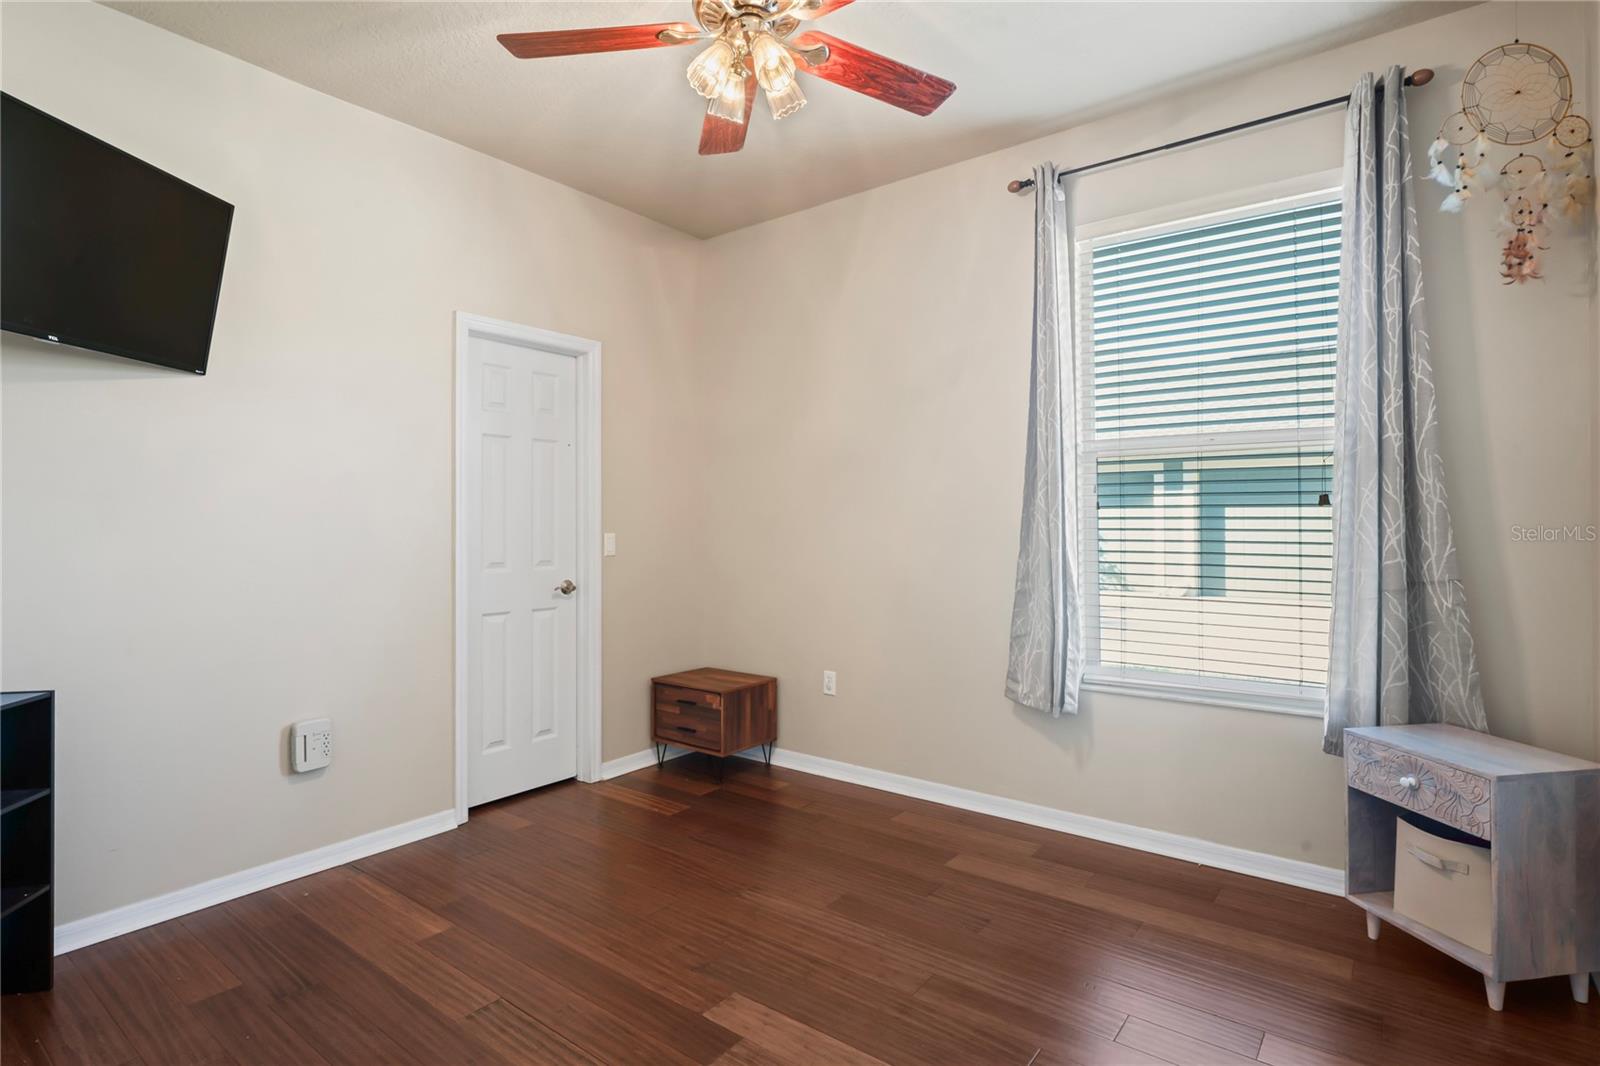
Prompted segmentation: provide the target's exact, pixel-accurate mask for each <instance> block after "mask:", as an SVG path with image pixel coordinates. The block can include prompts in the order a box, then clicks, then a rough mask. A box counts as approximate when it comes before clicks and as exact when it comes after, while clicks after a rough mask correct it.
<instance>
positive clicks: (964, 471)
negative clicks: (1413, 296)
mask: <svg viewBox="0 0 1600 1066" xmlns="http://www.w3.org/2000/svg"><path fill="white" fill-rule="evenodd" d="M1508 11H1509V9H1507V8H1504V7H1500V6H1498V5H1489V6H1485V7H1478V8H1472V9H1468V10H1465V11H1461V12H1459V13H1455V14H1450V15H1447V16H1444V17H1441V18H1438V19H1435V20H1432V21H1430V22H1426V23H1422V24H1419V25H1415V26H1412V27H1409V28H1407V29H1404V30H1401V31H1398V32H1395V33H1392V34H1388V35H1385V36H1382V37H1378V38H1374V39H1371V40H1368V41H1365V42H1361V43H1359V44H1355V45H1351V46H1349V47H1344V48H1340V49H1337V50H1335V51H1332V52H1328V53H1325V54H1323V55H1321V56H1318V57H1316V58H1313V59H1310V60H1304V61H1300V62H1297V63H1295V64H1293V65H1292V66H1291V67H1286V68H1283V69H1279V70H1271V71H1266V72H1263V73H1261V74H1257V75H1252V76H1249V77H1245V78H1241V79H1237V80H1234V81H1231V82H1228V83H1227V84H1226V85H1224V86H1222V87H1219V88H1213V89H1210V90H1205V91H1197V92H1190V93H1186V94H1183V95H1182V96H1181V97H1174V98H1170V99H1168V100H1166V101H1164V102H1161V103H1157V104H1154V105H1151V106H1148V107H1142V108H1139V109H1138V110H1136V111H1132V112H1128V113H1125V114H1121V115H1118V116H1116V117H1114V118H1111V119H1108V120H1106V121H1103V122H1097V123H1095V124H1093V125H1089V126H1085V127H1082V128H1079V129H1075V130H1071V131H1068V132H1066V133H1063V134H1059V135H1056V136H1052V137H1049V138H1046V139H1044V140H1041V141H1037V142H1034V143H1032V144H1029V145H1024V146H1021V147H1019V148H1016V149H1011V150H1007V151H1003V152H999V153H995V154H993V155H989V156H985V157H982V158H978V159H974V160H970V161H967V162H964V163H960V164H956V165H954V166H951V167H947V168H945V169H942V170H939V171H935V172H932V173H928V174H924V175H921V176H919V177H916V178H912V179H909V180H906V181H903V182H900V183H897V184H895V185H891V186H888V187H884V188H880V189H876V190H872V191H869V192H865V193H862V194H860V195H857V196H852V197H850V198H848V199H844V200H839V201H835V202H833V203H830V204H826V205H823V206H821V207H817V208H814V209H811V210H808V211H805V212H802V213H799V214H796V215H792V216H789V217H787V218H783V219H779V220H777V221H774V222H770V223H767V224H764V225H760V226H756V227H753V228H750V229H746V230H742V231H739V232H736V233H733V234H729V235H727V236H724V237H721V238H718V239H717V240H715V241H713V242H711V245H710V256H709V259H708V261H707V263H706V265H705V270H704V273H703V275H702V277H703V282H704V285H705V290H704V292H703V293H702V302H703V303H704V304H705V305H707V306H709V305H710V304H712V303H713V302H715V301H718V300H725V299H727V298H728V297H729V296H730V295H731V294H734V293H737V292H739V291H741V290H742V289H743V288H744V287H745V286H746V285H747V284H748V282H749V279H750V278H751V276H752V275H757V276H759V277H760V284H761V287H762V289H763V290H764V291H768V292H781V293H784V294H786V295H788V296H790V297H792V298H793V299H794V300H795V303H796V307H795V309H794V310H793V311H792V312H789V313H786V314H783V315H781V316H774V317H773V319H772V320H771V321H770V322H768V323H765V324H760V323H758V324H756V325H755V326H752V325H751V324H750V323H749V322H748V320H747V319H745V318H741V317H733V316H707V318H706V322H707V326H708V328H709V329H710V333H709V334H708V335H707V336H706V337H705V338H704V341H705V343H703V344H702V346H701V349H702V350H701V356H700V358H699V359H698V360H697V362H696V364H695V365H696V368H697V371H698V372H699V374H700V375H701V384H702V389H703V390H704V399H705V405H706V409H707V410H715V411H717V412H719V417H717V418H716V419H714V420H713V419H707V420H704V421H703V423H702V424H703V425H704V426H706V427H707V432H706V435H705V438H704V441H703V446H704V451H703V461H704V463H705V476H706V477H707V478H708V479H709V480H710V481H711V482H712V483H713V484H716V485H718V486H722V487H723V500H724V503H725V506H723V507H721V508H719V509H718V510H717V511H716V512H715V515H714V520H713V521H710V522H708V523H707V524H706V526H705V532H706V538H707V543H706V548H707V552H706V563H705V566H706V568H707V569H706V577H707V580H708V584H709V585H710V586H711V587H713V588H715V589H716V590H717V594H718V596H719V598H720V600H721V602H722V603H723V604H726V605H728V608H729V610H728V611H727V613H726V614H721V615H715V616H711V617H709V618H708V619H707V623H706V624H707V632H708V636H709V638H710V643H709V647H711V648H713V649H714V655H715V656H716V658H718V659H719V660H721V661H725V662H728V663H730V664H738V665H740V666H741V667H744V668H748V669H753V670H762V671H770V672H774V673H776V674H777V675H778V676H779V678H780V681H781V686H782V689H781V690H782V693H783V696H782V714H781V722H782V726H781V729H782V735H781V738H780V743H781V744H782V745H783V746H784V747H787V748H792V749H795V750H798V751H802V752H807V753H810V754H815V755H820V756H824V757H828V758H833V759H840V760H844V761H847V762H851V763H856V764H860V765H864V766H869V767H874V768H878V769H883V770H889V771H893V772H897V773H903V774H909V775H912V776H916V777H921V778H927V779H931V780H934V781H940V782H945V783H949V784H954V785H959V786H963V787H966V788H972V789H978V790H981V791H985V792H991V793H997V794H1000V795H1003V796H1009V797H1014V798H1018V799H1022V800H1027V801H1031V802H1035V803H1041V804H1046V805H1049V806H1053V807H1059V808H1065V809H1067V810H1071V811H1075V812H1080V813H1085V814H1090V815H1096V816H1099V817H1104V818H1110V819H1115V820H1118V821H1124V822H1131V823H1135V824H1138V825H1143V826H1149V827H1154V828H1158V829H1163V830H1168V831H1173V832H1178V833H1184V834H1190V835H1193V836H1197V837H1203V838H1207V839H1211V840H1216V841H1220V842H1223V843H1226V844H1231V845H1236V846H1240V847H1244V848H1250V849H1255V850H1260V851H1266V852H1271V853H1274V854H1278V855H1283V856H1288V857H1291V858H1297V859H1304V860H1308V861H1312V862H1317V863H1323V864H1327V865H1330V866H1340V865H1342V863H1343V803H1342V797H1341V783H1340V782H1341V777H1340V765H1339V763H1338V761H1337V760H1335V759H1332V758H1329V757H1327V756H1324V755H1322V754H1321V752H1320V748H1319V740H1320V730H1321V725H1320V722H1318V721H1315V720H1308V719H1302V718H1291V717H1285V716H1281V715H1274V714H1267V713H1261V712H1249V711H1241V710H1235V709H1227V708H1220V707H1202V706H1194V705H1182V704H1171V703H1164V702H1154V701H1149V700H1143V699H1134V698H1128V697H1121V696H1110V695H1101V694H1092V695H1090V696H1088V697H1087V699H1086V700H1085V704H1084V710H1083V713H1082V714H1081V715H1079V716H1078V717H1077V718H1068V719H1062V720H1050V719H1048V718H1043V717H1041V716H1039V715H1037V714H1035V713H1033V712H1029V711H1023V710H1019V709H1016V708H1014V707H1013V706H1012V705H1011V704H1010V703H1009V702H1008V701H1007V700H1006V699H1005V698H1004V696H1003V686H1004V675H1005V669H1006V640H1007V632H1008V620H1009V615H1010V608H1011V595H1012V583H1013V574H1014V565H1015V558H1016V543H1017V522H1018V514H1019V508H1020V493H1021V480H1022V474H1021V460H1022V453H1023V435H1024V430H1025V423H1026V404H1027V366H1028V347H1029V315H1030V310H1029V309H1030V302H1031V297H1032V287H1031V282H1030V271H1031V255H1032V251H1031V246H1030V241H1031V239H1032V222H1031V213H1032V206H1031V203H1030V202H1029V200H1028V199H1027V198H1014V197H1011V196H1008V195H1007V194H1006V193H1005V192H1004V185H1005V183H1006V181H1007V180H1009V179H1011V178H1014V177H1018V176H1024V175H1026V174H1027V173H1028V171H1029V168H1030V167H1031V165H1032V164H1033V163H1035V162H1036V161H1038V160H1041V159H1044V158H1053V159H1055V160H1056V161H1057V162H1059V163H1061V164H1064V165H1066V164H1072V163H1077V162H1081V161H1087V160H1094V159H1100V158H1105V157H1108V156H1111V155H1115V154H1118V153H1121V152H1124V151H1128V150H1132V149H1135V148H1139V147H1143V146H1147V145H1152V144H1159V143H1161V142H1163V141H1167V140H1171V139H1175V138H1177V137H1181V136H1184V135H1188V134H1191V133H1196V132H1200V131H1203V130H1207V129H1212V128H1216V127H1219V126H1224V125H1228V124H1231V123H1233V122H1237V121H1240V120H1243V119H1247V118H1251V117H1254V116H1257V115H1260V114H1262V113H1263V112H1267V111H1272V110H1275V109H1279V108H1284V107H1288V106H1291V105H1294V104H1297V103H1301V102H1305V101H1312V100H1317V99H1322V98H1326V97H1331V96H1336V95H1339V94H1341V93H1344V92H1346V91H1348V89H1349V87H1350V84H1351V82H1352V81H1353V80H1354V78H1355V76H1356V74H1357V73H1358V72H1360V71H1362V70H1366V69H1382V68H1383V67H1385V66H1387V65H1388V64H1390V63H1394V62H1400V63H1405V64H1407V65H1410V66H1432V67H1434V68H1435V69H1436V70H1437V71H1438V72H1439V77H1438V79H1437V81H1436V82H1435V83H1434V84H1433V85H1432V86H1430V87H1428V88H1427V89H1426V90H1423V91H1420V92H1417V93H1415V94H1413V95H1412V97H1411V116H1412V123H1413V140H1414V144H1415V146H1416V149H1417V154H1418V163H1419V165H1421V163H1422V156H1423V154H1424V153H1425V150H1426V146H1427V144H1428V142H1429V141H1430V140H1431V139H1432V134H1433V131H1434V130H1435V129H1436V128H1437V126H1438V123H1439V121H1440V120H1441V119H1442V118H1443V116H1444V115H1445V114H1446V113H1448V112H1450V111H1453V110H1455V108H1456V107H1457V106H1459V105H1458V104H1455V103H1453V102H1452V100H1453V98H1454V97H1455V94H1456V91H1457V86H1458V84H1459V81H1460V77H1461V75H1462V73H1463V71H1464V69H1465V67H1466V65H1467V64H1469V63H1470V62H1471V61H1472V59H1473V58H1475V57H1476V56H1477V55H1478V54H1480V53H1481V52H1482V51H1483V50H1484V49H1486V48H1488V47H1490V46H1492V45H1494V44H1497V43H1500V42H1501V41H1503V40H1505V39H1508V38H1509V37H1510V35H1511V33H1510V24H1509V21H1508V18H1507V17H1506V16H1507V15H1508ZM1592 14H1593V12H1592V10H1590V9H1587V7H1586V6H1585V5H1539V4H1524V5H1522V6H1521V13H1520V19H1521V30H1522V35H1523V37H1524V38H1526V39H1530V40H1537V41H1547V42H1550V43H1553V44H1555V45H1556V46H1558V47H1559V46H1561V45H1563V44H1564V43H1567V42H1573V43H1576V42H1578V41H1582V40H1584V39H1585V36H1586V33H1587V28H1586V26H1585V20H1587V19H1589V18H1590V17H1591V16H1592ZM1568 58H1569V60H1570V61H1572V62H1573V63H1574V64H1576V65H1579V66H1580V67H1582V66H1583V65H1584V59H1585V57H1584V56H1583V54H1582V53H1581V51H1580V52H1578V54H1573V55H1569V56H1568ZM1578 76H1579V79H1580V85H1584V84H1585V82H1586V81H1587V78H1588V71H1587V69H1580V70H1579V71H1578ZM1587 92H1588V90H1587V88H1584V90H1583V95H1582V96H1581V97H1580V98H1585V99H1586V98H1588V97H1587ZM1340 131H1341V119H1340V117H1339V116H1338V115H1337V114H1330V115H1325V116H1321V117H1317V118H1312V119H1305V120H1301V121H1296V122H1292V123H1287V124H1284V125H1282V126H1279V127H1274V128H1269V129H1266V130H1262V131H1257V132H1254V133H1252V134H1250V135H1248V136H1243V137H1240V138H1238V139H1236V140H1233V141H1228V142H1220V143H1212V144H1210V145H1208V146H1205V147H1203V148H1197V149H1193V150H1189V151H1185V152H1178V153H1172V154H1169V155H1166V156H1162V157H1159V158H1157V159H1154V160H1150V161H1145V162H1142V163H1139V164H1136V165H1130V166H1125V167H1121V168H1118V169H1115V170H1111V171H1107V172H1104V173H1102V174H1100V175H1096V176H1092V177H1087V178H1085V179H1083V180H1082V181H1081V182H1080V183H1079V185H1078V189H1077V196H1078V205H1079V217H1080V219H1081V220H1085V221H1092V220H1095V219H1102V218H1109V217H1117V216H1120V215H1123V214H1126V213H1129V212H1137V211H1141V210H1148V209H1150V208H1153V207H1159V206H1161V205H1163V204H1169V203H1173V202H1176V201H1184V200H1190V199H1196V198H1202V197H1206V196H1210V195H1214V194H1218V193H1223V192H1227V191H1229V190H1234V189H1238V188H1240V187H1241V186H1244V185H1255V184H1263V183H1268V182H1272V181H1277V180H1282V179H1288V178H1292V177H1295V176H1297V175H1304V174H1307V173H1311V172H1314V171H1320V170H1326V169H1328V168H1336V167H1338V166H1339V163H1340V152H1341V149H1340ZM1424 170H1425V167H1424ZM1441 194H1442V190H1438V189H1436V188H1433V187H1427V188H1424V189H1422V190H1420V196H1421V202H1422V204H1423V211H1422V239H1423V253H1424V257H1425V262H1426V264H1427V270H1428V274H1427V286H1428V293H1429V295H1430V297H1431V298H1432V303H1431V312H1432V317H1433V321H1434V329H1433V339H1434V356H1435V362H1436V367H1437V378H1438V383H1439V389H1440V394H1441V403H1442V405H1443V409H1444V426H1443V447H1444V450H1445V458H1446V463H1447V480H1448V482H1449V487H1450V491H1451V503H1452V505H1453V508H1454V513H1455V520H1456V536H1457V541H1458V544H1459V546H1460V557H1461V564H1462V567H1463V570H1464V572H1465V581H1466V586H1467V593H1468V596H1469V600H1470V605H1471V608H1472V613H1473V619H1474V630H1475V633H1476V636H1477V641H1478V648H1479V661H1480V666H1481V669H1482V674H1483V684H1484V693H1485V698H1486V701H1487V703H1488V707H1489V715H1490V722H1491V725H1492V727H1493V729H1494V730H1495V732H1497V733H1500V734H1502V735H1505V736H1509V737H1513V738H1516V739H1520V740H1526V741H1530V742H1533V743H1536V744H1540V745H1544V746H1547V747H1550V748H1555V749H1558V750H1562V751H1567V752H1571V753H1573V754H1576V755H1593V754H1595V750H1596V736H1595V684H1596V681H1595V672H1594V663H1593V655H1594V649H1595V647H1596V624H1595V610H1596V603H1595V589H1596V587H1597V584H1596V583H1597V579H1600V574H1597V567H1596V546H1595V545H1594V544H1590V543H1582V542H1572V543H1566V544H1531V543H1513V541H1512V538H1511V533H1510V527H1511V526H1512V525H1513V524H1522V525H1537V524H1544V525H1550V526H1559V525H1568V524H1578V525H1582V524H1587V523H1592V522H1594V521H1595V520H1596V517H1595V513H1596V467H1595V456H1594V451H1593V448H1592V443H1591V442H1592V440H1593V434H1594V430H1595V419H1596V405H1595V396H1596V388H1597V384H1596V365H1595V364H1596V341H1595V333H1594V318H1593V311H1592V308H1591V301H1592V299H1593V296H1594V279H1593V275H1592V274H1591V273H1590V272H1589V271H1588V270H1587V269H1586V264H1585V259H1586V251H1585V246H1586V244H1587V243H1588V241H1589V239H1590V238H1589V237H1588V236H1586V235H1581V234H1579V235H1575V234H1565V235H1564V237H1563V240H1562V241H1561V243H1560V245H1559V246H1558V248H1557V249H1556V250H1555V251H1554V252H1552V254H1551V255H1550V257H1549V261H1548V274H1549V280H1547V281H1545V282H1544V283H1543V284H1538V285H1530V286H1527V287H1523V288H1518V289H1515V290H1512V289H1507V288H1504V287H1503V286H1502V285H1501V284H1500V280H1499V278H1498V277H1497V276H1496V269H1497V256H1496V241H1495V229H1496V224H1495V218H1494V211H1493V209H1492V208H1491V207H1490V206H1489V205H1487V204H1481V205H1478V206H1477V207H1475V209H1474V210H1473V211H1471V212H1470V213H1469V214H1467V215H1466V216H1465V217H1452V216H1443V215H1440V214H1439V213H1438V212H1437V211H1435V210H1434V209H1433V208H1434V206H1435V205H1436V204H1437V203H1438V200H1439V198H1440V196H1441ZM824 668H832V669H836V670H837V671H838V672H839V695H838V696H837V697H833V698H829V697H824V696H822V695H820V684H819V675H820V671H821V670H823V669H824Z"/></svg>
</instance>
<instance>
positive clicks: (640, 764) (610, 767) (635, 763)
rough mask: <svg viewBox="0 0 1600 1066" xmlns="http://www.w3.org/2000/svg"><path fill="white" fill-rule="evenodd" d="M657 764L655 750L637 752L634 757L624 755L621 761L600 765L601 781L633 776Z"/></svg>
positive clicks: (648, 749) (647, 749) (613, 760)
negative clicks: (636, 771)
mask: <svg viewBox="0 0 1600 1066" xmlns="http://www.w3.org/2000/svg"><path fill="white" fill-rule="evenodd" d="M655 764H656V753H655V750H654V749H653V748H646V749H644V750H643V751H636V752H634V753H633V754H632V755H624V756H623V757H622V758H620V759H612V760H610V761H609V762H603V763H601V764H600V780H602V781H609V780H611V779H612V778H613V777H621V776H622V775H623V774H631V773H633V772H634V771H635V770H643V769H644V768H645V767H646V766H654V765H655Z"/></svg>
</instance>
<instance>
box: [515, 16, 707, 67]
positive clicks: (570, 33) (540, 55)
mask: <svg viewBox="0 0 1600 1066" xmlns="http://www.w3.org/2000/svg"><path fill="white" fill-rule="evenodd" d="M663 30H671V31H673V34H676V35H678V36H680V37H683V38H686V39H683V40H673V39H672V38H671V36H669V37H668V39H667V40H664V41H663V40H662V39H661V36H660V34H661V32H662V31H663ZM699 32H700V31H699V30H698V29H696V28H695V27H693V26H689V25H686V24H685V23H682V22H656V23H652V24H651V25H648V26H602V27H600V28H598V29H593V30H551V31H549V32H547V33H502V34H501V35H500V36H499V37H497V38H496V40H498V41H499V42H500V43H501V44H503V45H505V46H506V51H508V52H510V53H511V54H512V55H514V56H516V57H517V58H518V59H546V58H548V57H550V56H578V55H588V54H589V53H591V52H627V51H631V50H633V49H637V48H667V47H670V46H671V45H675V44H689V43H690V41H692V40H694V39H696V38H695V36H694V35H696V34H698V33H699Z"/></svg>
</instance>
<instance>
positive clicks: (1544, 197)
mask: <svg viewBox="0 0 1600 1066" xmlns="http://www.w3.org/2000/svg"><path fill="white" fill-rule="evenodd" d="M1497 145H1500V146H1505V147H1511V148H1519V149H1521V150H1520V151H1518V152H1517V153H1516V154H1515V155H1514V156H1512V157H1510V158H1509V159H1507V160H1506V161H1505V163H1504V164H1502V165H1501V166H1500V167H1499V169H1498V170H1492V171H1488V170H1485V169H1484V168H1485V166H1486V164H1487V163H1488V161H1489V157H1490V155H1491V153H1492V152H1493V150H1494V147H1495V146H1497ZM1428 166H1429V176H1430V177H1432V178H1433V179H1434V180H1435V181H1437V182H1438V183H1439V184H1441V185H1445V186H1447V187H1449V189H1450V193H1449V195H1447V196H1446V197H1445V198H1444V201H1443V203H1441V204H1440V205H1439V207H1440V210H1443V211H1460V210H1461V209H1462V208H1463V207H1465V206H1466V204H1467V201H1469V200H1471V199H1472V198H1473V197H1474V196H1475V195H1477V194H1479V193H1482V192H1485V191H1489V190H1491V189H1492V190H1494V191H1496V192H1498V193H1499V194H1500V197H1501V203H1502V206H1503V212H1502V214H1501V220H1500V224H1501V236H1502V239H1503V241H1504V244H1503V246H1502V248H1501V266H1500V276H1501V277H1502V278H1504V279H1505V281H1506V284H1508V285H1512V284H1517V283H1520V282H1524V281H1532V280H1536V279H1538V278H1541V277H1543V274H1542V273H1541V272H1540V253H1542V252H1544V251H1545V250H1546V249H1547V248H1548V247H1549V240H1550V233H1549V226H1548V223H1547V220H1548V219H1549V217H1550V216H1551V215H1552V214H1554V215H1557V216H1560V217H1562V218H1566V219H1568V220H1571V221H1578V220H1581V219H1582V218H1583V217H1584V216H1585V214H1586V212H1587V208H1588V206H1589V204H1590V203H1591V202H1592V201H1593V196H1594V140H1593V137H1592V130H1591V128H1590V126H1589V121H1588V119H1585V118H1584V117H1583V116H1581V115H1576V114H1573V113H1572V75H1571V73H1570V72H1569V71H1568V70H1567V65H1566V64H1565V63H1563V62H1562V61H1561V57H1560V56H1558V55H1556V54H1555V53H1554V52H1552V51H1550V50H1549V49H1548V48H1542V47H1540V46H1539V45H1536V44H1524V43H1523V42H1521V41H1513V42H1512V43H1511V44H1503V45H1500V46H1499V47H1498V48H1492V49H1490V50H1489V51H1487V52H1485V53H1484V54H1483V55H1482V56H1480V57H1478V60H1477V62H1475V63H1473V64H1472V66H1471V68H1469V69H1468V71H1467V75H1466V77H1465V78H1464V79H1463V80H1462V83H1461V110H1460V111H1457V112H1456V113H1454V114H1453V115H1451V116H1450V117H1449V118H1447V119H1445V120H1444V123H1443V124H1442V125H1441V126H1440V127H1439V134H1438V136H1437V137H1436V138H1434V141H1433V144H1431V145H1430V146H1429V147H1428Z"/></svg>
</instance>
